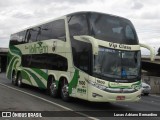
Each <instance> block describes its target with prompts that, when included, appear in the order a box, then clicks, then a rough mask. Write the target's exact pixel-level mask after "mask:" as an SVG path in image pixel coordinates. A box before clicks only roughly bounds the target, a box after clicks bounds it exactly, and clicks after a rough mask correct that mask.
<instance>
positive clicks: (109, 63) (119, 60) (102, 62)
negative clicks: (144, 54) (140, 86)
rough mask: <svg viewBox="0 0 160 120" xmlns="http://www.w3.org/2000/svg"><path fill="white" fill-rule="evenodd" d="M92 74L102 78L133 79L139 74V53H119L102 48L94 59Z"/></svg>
mask: <svg viewBox="0 0 160 120" xmlns="http://www.w3.org/2000/svg"><path fill="white" fill-rule="evenodd" d="M93 69H94V70H93V73H96V74H99V75H100V76H104V77H111V78H118V79H134V78H137V77H138V76H139V74H140V51H134V52H133V51H121V50H113V49H108V48H104V47H100V48H99V53H98V55H97V56H95V57H94V65H93Z"/></svg>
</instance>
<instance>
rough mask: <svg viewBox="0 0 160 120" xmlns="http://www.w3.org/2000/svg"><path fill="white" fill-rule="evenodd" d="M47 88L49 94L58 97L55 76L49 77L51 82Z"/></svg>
mask: <svg viewBox="0 0 160 120" xmlns="http://www.w3.org/2000/svg"><path fill="white" fill-rule="evenodd" d="M47 89H48V94H49V95H50V96H51V97H54V98H56V97H57V96H58V89H57V85H56V81H55V79H54V77H50V78H49V84H48V88H47Z"/></svg>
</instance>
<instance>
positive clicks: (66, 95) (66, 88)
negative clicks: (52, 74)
mask: <svg viewBox="0 0 160 120" xmlns="http://www.w3.org/2000/svg"><path fill="white" fill-rule="evenodd" d="M68 93H69V92H68V85H67V84H65V85H64V86H63V87H62V94H63V96H64V97H68V95H69V94H68Z"/></svg>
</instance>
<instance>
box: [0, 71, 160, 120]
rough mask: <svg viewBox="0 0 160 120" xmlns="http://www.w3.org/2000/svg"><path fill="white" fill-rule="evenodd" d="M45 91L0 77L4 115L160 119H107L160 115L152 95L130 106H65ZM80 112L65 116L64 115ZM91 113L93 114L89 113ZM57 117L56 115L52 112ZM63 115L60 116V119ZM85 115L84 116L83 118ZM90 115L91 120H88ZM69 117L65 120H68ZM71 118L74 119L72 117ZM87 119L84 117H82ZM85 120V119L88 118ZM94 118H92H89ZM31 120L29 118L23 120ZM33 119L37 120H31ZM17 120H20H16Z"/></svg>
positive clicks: (157, 98) (0, 103) (82, 103)
mask: <svg viewBox="0 0 160 120" xmlns="http://www.w3.org/2000/svg"><path fill="white" fill-rule="evenodd" d="M45 93H46V92H45V91H44V90H39V89H37V88H34V87H29V86H25V87H24V88H18V87H16V86H13V85H12V84H11V81H10V80H8V79H6V77H5V74H4V73H0V111H60V112H55V114H56V115H57V116H59V117H53V118H51V117H47V118H43V117H42V118H37V120H39V119H40V120H45V119H69V120H72V119H74V120H75V117H66V116H67V115H69V114H73V115H75V116H78V117H76V119H82V120H83V119H115V120H120V119H123V120H124V119H126V120H128V119H130V120H132V119H140V120H141V119H145V120H152V119H157V120H158V119H160V118H157V117H145V118H144V117H143V118H139V117H130V118H126V117H114V118H113V117H112V118H111V117H104V116H108V115H109V114H110V113H117V111H118V112H120V111H129V112H131V113H133V111H139V112H142V111H149V112H153V113H154V111H158V112H160V96H156V95H149V96H142V100H141V101H140V102H133V103H130V102H126V103H92V102H87V101H84V100H79V99H72V101H71V102H68V103H66V102H64V101H62V100H61V99H60V98H56V99H55V98H51V97H50V96H48V95H46V94H45ZM72 110H73V111H79V112H80V113H75V112H69V113H68V112H64V111H72ZM86 111H90V112H86ZM52 113H53V112H52ZM59 114H60V115H59ZM82 114H83V115H82ZM87 115H88V117H86V116H87ZM64 116H65V117H64ZM69 116H70V115H69ZM81 116H83V117H81ZM84 116H85V117H84ZM89 116H90V117H89ZM3 119H4V120H12V119H14V118H7V119H6V118H3ZM23 119H28V118H23ZM30 119H33V118H30ZM16 120H17V118H16Z"/></svg>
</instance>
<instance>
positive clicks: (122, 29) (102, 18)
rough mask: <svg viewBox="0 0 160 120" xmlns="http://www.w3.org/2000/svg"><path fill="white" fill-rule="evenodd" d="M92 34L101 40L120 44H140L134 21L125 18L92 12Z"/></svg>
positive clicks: (90, 16)
mask: <svg viewBox="0 0 160 120" xmlns="http://www.w3.org/2000/svg"><path fill="white" fill-rule="evenodd" d="M89 18H90V26H91V27H90V28H91V30H90V31H91V35H93V36H94V37H95V38H97V39H100V40H105V41H109V42H115V43H120V44H133V45H134V44H138V38H137V35H136V32H135V29H134V27H133V25H132V23H131V22H130V21H129V20H127V19H123V18H119V17H115V16H110V15H104V14H98V13H90V14H89Z"/></svg>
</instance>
